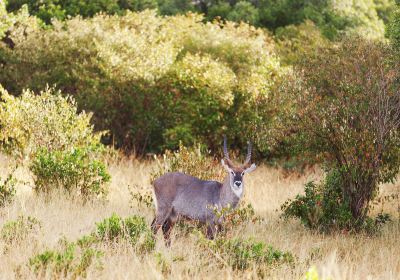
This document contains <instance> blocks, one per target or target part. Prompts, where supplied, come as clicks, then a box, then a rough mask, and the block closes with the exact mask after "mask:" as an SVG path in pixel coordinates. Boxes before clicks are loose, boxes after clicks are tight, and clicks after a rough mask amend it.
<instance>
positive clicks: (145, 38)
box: [0, 11, 286, 154]
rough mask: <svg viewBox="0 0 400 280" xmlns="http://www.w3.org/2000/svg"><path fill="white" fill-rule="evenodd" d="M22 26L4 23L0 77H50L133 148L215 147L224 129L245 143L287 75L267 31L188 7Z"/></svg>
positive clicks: (30, 80)
mask: <svg viewBox="0 0 400 280" xmlns="http://www.w3.org/2000/svg"><path fill="white" fill-rule="evenodd" d="M25 27H26V26H24V28H23V29H20V28H19V25H18V26H15V28H13V30H12V31H11V33H10V38H12V40H14V42H15V47H14V48H13V49H11V48H9V47H7V46H5V45H2V44H0V61H4V62H6V64H7V67H3V68H2V71H0V83H2V84H3V85H4V86H5V87H6V88H7V89H8V90H9V91H10V92H14V93H18V92H20V91H21V90H22V89H23V88H31V89H32V90H35V91H38V90H40V89H42V88H44V87H45V86H46V84H50V85H53V84H56V85H57V88H60V89H61V91H62V92H63V93H64V94H70V95H72V96H73V97H74V99H75V100H76V102H77V104H78V105H79V109H85V110H88V111H92V112H94V116H93V122H94V124H95V127H96V129H98V130H104V129H110V130H111V135H110V137H109V138H108V139H109V141H110V142H111V141H112V140H113V141H114V142H113V143H115V144H116V145H117V146H118V147H124V148H125V149H128V150H135V152H136V153H138V154H143V153H146V152H161V151H162V150H163V149H165V148H169V149H176V148H177V147H178V144H179V141H180V140H181V141H183V143H184V144H185V145H192V144H194V143H204V144H205V145H207V146H208V147H210V148H211V149H212V150H213V151H216V150H217V149H219V148H220V139H222V135H223V134H227V136H228V138H230V139H235V142H234V143H233V144H234V145H236V146H239V147H242V146H243V147H245V146H246V142H247V139H248V136H249V135H250V134H251V131H253V130H254V129H253V127H254V125H253V123H254V121H255V120H259V121H260V122H266V123H268V122H270V120H271V113H272V112H273V110H274V109H276V108H271V105H272V104H274V103H273V102H271V99H272V98H274V96H275V95H274V93H275V92H276V85H277V84H278V83H279V82H280V81H281V80H282V79H283V77H284V76H285V74H286V69H285V68H282V67H281V66H280V64H279V59H278V58H277V57H276V56H275V55H274V53H273V41H272V39H271V37H270V36H269V35H268V33H266V32H264V31H263V30H261V29H256V28H254V27H252V26H250V25H248V24H244V23H243V24H235V23H232V22H225V23H223V22H213V23H204V22H203V18H202V16H199V15H195V14H188V15H185V16H174V17H160V16H157V15H156V14H155V12H154V11H144V12H141V13H129V12H128V13H127V14H126V15H124V16H105V15H97V16H95V17H94V18H91V19H82V18H73V19H70V20H67V21H65V22H62V23H61V22H56V23H54V26H53V27H52V28H49V29H41V28H36V27H35V25H34V24H31V25H30V27H29V28H28V27H26V28H25ZM189 73H191V74H189ZM255 108H262V109H260V110H256V109H255ZM261 113H262V114H261ZM111 139H112V140H111Z"/></svg>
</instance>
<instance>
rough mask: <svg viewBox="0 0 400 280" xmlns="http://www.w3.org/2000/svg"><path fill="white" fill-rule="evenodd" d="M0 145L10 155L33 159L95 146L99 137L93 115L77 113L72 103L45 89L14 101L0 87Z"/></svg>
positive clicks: (29, 93)
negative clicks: (44, 149) (44, 152)
mask: <svg viewBox="0 0 400 280" xmlns="http://www.w3.org/2000/svg"><path fill="white" fill-rule="evenodd" d="M0 94H1V102H0V145H1V148H2V149H3V150H5V151H6V152H7V153H9V154H14V155H18V156H23V157H30V156H32V155H34V154H35V153H36V152H37V151H38V150H39V149H40V148H42V147H47V148H48V149H49V151H53V150H69V149H72V148H75V147H87V146H92V145H94V146H96V145H99V143H100V136H101V134H98V133H94V132H93V126H92V125H91V124H90V120H91V118H92V114H87V113H85V112H81V113H78V111H77V106H76V103H75V101H74V100H73V99H72V98H71V97H68V96H67V97H63V96H61V93H60V92H59V91H55V90H54V89H51V88H48V87H47V88H46V89H45V90H44V91H41V92H40V94H35V93H34V92H32V91H30V90H25V91H23V93H22V95H20V96H19V97H14V96H12V95H10V94H8V92H7V91H6V90H4V89H3V88H2V87H1V86H0Z"/></svg>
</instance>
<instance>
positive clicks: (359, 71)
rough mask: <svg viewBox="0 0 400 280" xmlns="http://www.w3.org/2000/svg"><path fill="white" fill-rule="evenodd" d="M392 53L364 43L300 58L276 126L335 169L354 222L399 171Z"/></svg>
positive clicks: (399, 117) (399, 124) (399, 98)
mask: <svg viewBox="0 0 400 280" xmlns="http://www.w3.org/2000/svg"><path fill="white" fill-rule="evenodd" d="M391 56H392V50H391V48H390V47H388V46H387V45H385V44H380V43H373V42H371V41H364V40H361V39H352V40H346V41H344V42H343V43H341V44H340V45H337V46H329V47H325V48H321V49H317V50H316V52H315V55H312V56H309V57H308V58H306V59H304V60H303V61H302V64H301V66H300V67H299V69H300V71H301V73H302V79H303V81H304V83H302V84H301V85H297V86H296V87H294V88H295V90H293V92H291V93H292V95H291V94H289V96H291V98H289V99H288V100H291V102H292V103H291V106H289V107H288V108H290V109H292V110H287V111H286V113H287V118H284V117H283V118H282V119H280V120H281V121H282V124H281V126H278V127H279V128H277V129H276V131H277V132H278V134H279V135H285V133H286V135H285V138H286V139H287V138H288V137H290V135H295V137H294V139H295V140H294V143H297V151H300V152H301V153H302V155H303V156H306V157H311V156H315V155H316V156H317V158H319V160H322V161H324V162H325V163H326V164H327V166H328V170H332V169H334V170H337V172H339V174H340V175H339V176H340V178H341V181H340V187H341V191H342V193H343V196H344V199H345V200H347V201H348V203H349V207H350V211H351V214H352V218H353V221H364V219H366V217H367V216H366V215H367V213H368V209H369V202H370V201H371V200H372V199H373V198H374V197H375V195H376V192H377V187H378V184H379V183H383V182H390V181H393V180H394V179H395V177H396V174H397V173H398V170H399V163H400V150H399V147H400V135H399V128H400V109H399V108H400V95H399V84H398V77H399V72H398V70H399V69H400V68H399V66H398V65H397V64H395V65H393V63H394V62H393V60H392V59H391ZM288 102H289V101H288ZM285 127H288V128H290V131H289V130H287V129H285Z"/></svg>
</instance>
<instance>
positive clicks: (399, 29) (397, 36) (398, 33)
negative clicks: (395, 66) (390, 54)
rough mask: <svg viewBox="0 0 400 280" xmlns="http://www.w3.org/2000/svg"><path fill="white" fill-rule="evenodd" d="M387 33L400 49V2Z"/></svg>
mask: <svg viewBox="0 0 400 280" xmlns="http://www.w3.org/2000/svg"><path fill="white" fill-rule="evenodd" d="M386 35H387V36H388V37H389V38H390V40H391V42H392V44H393V45H394V47H395V48H396V49H397V50H400V3H398V4H397V8H396V10H395V12H394V13H393V15H392V18H391V21H390V22H389V24H388V25H387V29H386Z"/></svg>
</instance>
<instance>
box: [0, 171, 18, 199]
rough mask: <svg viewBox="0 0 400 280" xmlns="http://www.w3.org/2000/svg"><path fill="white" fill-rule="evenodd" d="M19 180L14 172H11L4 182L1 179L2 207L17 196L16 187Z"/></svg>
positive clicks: (0, 194)
mask: <svg viewBox="0 0 400 280" xmlns="http://www.w3.org/2000/svg"><path fill="white" fill-rule="evenodd" d="M16 184H17V179H16V178H15V177H14V174H13V172H10V173H9V174H8V175H7V177H6V178H5V179H4V180H1V178H0V207H2V206H4V205H6V204H7V203H9V202H10V201H12V199H13V198H14V196H15V186H16Z"/></svg>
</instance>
